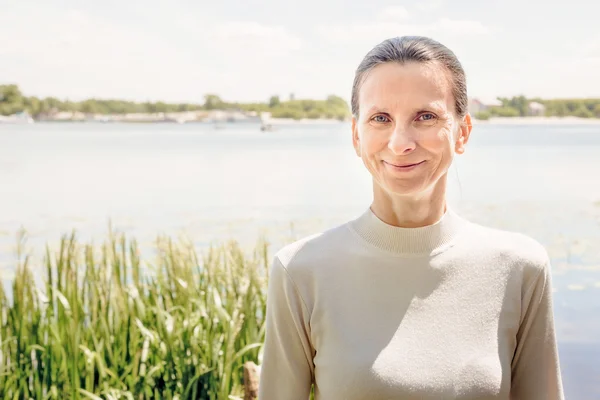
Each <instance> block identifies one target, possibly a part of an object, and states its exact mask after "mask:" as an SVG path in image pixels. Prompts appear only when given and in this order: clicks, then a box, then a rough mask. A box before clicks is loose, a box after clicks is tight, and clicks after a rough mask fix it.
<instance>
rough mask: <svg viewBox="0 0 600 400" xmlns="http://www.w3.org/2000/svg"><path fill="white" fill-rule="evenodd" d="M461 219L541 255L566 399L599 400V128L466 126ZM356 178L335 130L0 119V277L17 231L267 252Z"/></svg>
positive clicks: (338, 200) (322, 218)
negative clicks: (263, 238) (508, 234)
mask: <svg viewBox="0 0 600 400" xmlns="http://www.w3.org/2000/svg"><path fill="white" fill-rule="evenodd" d="M450 175H451V176H450V201H451V204H452V205H453V207H454V208H455V209H457V211H459V212H460V213H461V214H463V215H464V216H465V217H467V218H469V219H471V220H473V221H475V222H480V223H483V224H487V225H490V226H495V227H498V228H503V229H509V230H517V231H521V232H524V233H526V234H529V235H531V236H532V237H534V238H536V239H537V240H539V241H540V242H542V243H543V244H544V245H545V246H546V248H547V249H548V251H549V252H550V255H551V257H552V261H553V277H554V291H555V292H554V299H555V313H556V318H557V321H556V326H557V331H558V338H559V346H560V354H561V364H562V368H563V376H564V382H565V390H566V392H567V398H568V399H600V125H549V126H543V125H535V126H506V125H496V126H494V125H477V126H476V127H475V128H474V131H473V134H472V137H471V141H470V143H469V145H468V149H467V152H466V153H465V154H464V155H463V156H459V157H458V158H457V159H456V163H455V167H453V168H452V171H451V174H450ZM370 199H371V183H370V177H369V175H368V173H367V172H366V170H365V169H364V167H363V166H362V164H361V162H360V160H359V159H358V158H357V157H356V156H355V155H354V153H353V149H352V145H351V140H350V130H349V126H348V125H347V124H343V123H340V124H332V125H293V126H291V125H290V126H282V127H281V128H280V129H279V130H277V131H274V132H266V133H263V132H260V131H259V129H258V126H257V125H251V124H231V125H229V126H226V127H225V129H218V130H215V129H214V127H213V126H211V125H205V124H186V125H171V124H152V125H141V124H140V125H120V124H77V123H73V124H35V125H22V126H18V125H0V205H1V208H0V274H1V275H0V276H1V278H2V279H3V280H4V281H5V282H6V281H7V280H8V279H10V277H11V275H12V270H13V268H14V254H13V248H14V245H15V243H16V241H15V237H16V233H17V231H18V230H19V228H21V227H23V228H25V229H26V230H27V231H28V241H27V243H28V245H29V247H30V248H31V251H32V252H33V254H34V259H35V257H37V259H39V258H40V257H41V251H42V250H43V245H45V244H46V243H49V244H50V245H55V244H56V243H57V242H58V240H59V239H60V235H61V234H64V233H68V232H69V231H70V230H71V229H77V231H78V233H79V236H80V238H81V239H82V240H89V239H96V240H97V241H99V240H101V239H103V238H104V237H105V236H106V232H107V229H108V222H109V219H110V221H112V224H113V226H114V227H115V228H116V229H117V230H119V231H124V232H127V233H130V234H132V235H135V237H136V238H138V239H139V241H140V242H141V244H142V245H143V249H144V251H150V249H151V248H152V240H153V239H155V237H156V235H158V234H169V235H173V236H176V235H180V234H184V235H186V236H187V237H188V238H190V239H192V240H193V241H194V243H195V244H196V245H197V246H198V247H199V248H202V247H204V246H206V245H207V244H209V243H211V242H213V241H219V240H222V239H228V238H235V239H238V240H239V241H240V242H242V244H244V245H246V246H251V245H252V244H254V243H255V241H256V239H257V235H259V234H262V233H264V234H266V235H267V237H268V238H269V240H270V241H271V243H272V244H273V247H278V246H280V245H282V244H283V243H285V242H287V241H289V240H291V239H293V238H298V237H301V236H303V235H307V234H311V233H314V232H316V231H319V230H322V229H326V228H328V227H331V226H333V225H335V224H338V223H341V222H344V221H346V220H347V219H350V218H353V217H355V216H357V215H358V214H360V213H362V212H363V211H364V210H365V209H366V207H368V205H369V202H370Z"/></svg>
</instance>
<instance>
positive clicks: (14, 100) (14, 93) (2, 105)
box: [0, 85, 25, 115]
mask: <svg viewBox="0 0 600 400" xmlns="http://www.w3.org/2000/svg"><path fill="white" fill-rule="evenodd" d="M23 110H25V99H24V98H23V94H22V93H21V90H20V89H19V87H18V86H17V85H0V114H1V115H11V114H15V113H18V112H21V111H23Z"/></svg>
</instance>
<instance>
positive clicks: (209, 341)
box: [0, 229, 269, 400]
mask: <svg viewBox="0 0 600 400" xmlns="http://www.w3.org/2000/svg"><path fill="white" fill-rule="evenodd" d="M23 244H24V236H22V237H21V239H20V241H19V246H18V249H17V254H18V257H17V258H18V262H17V265H16V268H15V277H14V279H13V282H12V299H9V297H8V296H7V295H6V293H5V291H4V289H3V287H2V285H0V398H8V399H30V398H32V399H119V398H123V399H149V398H153V399H154V398H156V399H210V400H213V399H219V400H220V399H228V398H235V396H241V395H242V383H243V382H242V379H243V372H242V364H243V363H244V362H246V361H249V360H250V361H254V362H257V363H258V361H259V360H258V357H259V351H260V347H261V345H262V343H263V341H264V333H265V324H264V315H265V308H266V282H267V279H268V265H269V255H268V251H267V249H268V244H267V243H266V242H265V241H264V240H260V241H259V242H258V244H257V246H256V248H255V250H254V252H252V253H251V254H246V253H245V252H244V251H242V249H241V248H240V246H239V245H238V244H237V243H236V242H233V241H232V242H227V243H224V244H222V245H220V246H212V247H210V248H209V249H208V250H207V251H206V252H205V253H204V254H203V255H202V257H201V258H200V257H198V253H197V252H196V251H195V249H194V247H193V245H192V244H191V243H189V242H186V241H178V242H175V241H173V240H172V239H171V238H168V237H159V238H157V241H156V260H155V262H154V263H143V262H142V260H141V259H140V250H139V248H138V244H137V242H136V241H135V240H128V239H127V238H126V237H125V235H123V234H116V233H114V232H113V231H112V229H111V230H110V233H109V238H108V239H107V240H106V241H105V242H104V243H103V244H102V245H100V246H94V244H93V243H90V244H81V243H79V241H78V240H77V237H76V234H75V233H73V234H71V235H69V236H63V237H62V240H61V242H60V247H59V249H58V250H57V251H52V250H51V249H50V248H49V247H48V246H47V247H46V255H45V257H44V263H43V265H42V266H32V265H31V259H30V257H29V256H27V255H24V254H23ZM40 273H43V274H44V277H43V279H41V276H39V274H40ZM36 282H37V283H36Z"/></svg>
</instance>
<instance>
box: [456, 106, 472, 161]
mask: <svg viewBox="0 0 600 400" xmlns="http://www.w3.org/2000/svg"><path fill="white" fill-rule="evenodd" d="M472 128H473V125H472V122H471V114H468V113H467V115H465V117H464V118H463V120H462V121H461V122H460V127H459V130H458V138H457V139H456V143H455V144H454V151H455V152H456V154H463V153H464V152H465V146H466V144H467V142H468V141H469V137H470V136H471V129H472Z"/></svg>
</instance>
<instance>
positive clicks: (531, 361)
mask: <svg viewBox="0 0 600 400" xmlns="http://www.w3.org/2000/svg"><path fill="white" fill-rule="evenodd" d="M538 271H539V272H537V277H536V278H535V280H534V281H533V283H532V284H531V285H530V287H529V289H528V290H527V291H526V292H525V293H524V296H523V300H522V317H521V325H520V327H519V330H518V332H517V346H516V350H515V355H514V357H513V362H512V385H511V399H514V400H563V399H564V394H563V387H562V379H561V372H560V365H559V359H558V349H557V343H556V333H555V328H554V315H553V306H552V279H551V272H550V263H549V261H547V262H546V263H545V265H544V266H543V267H542V269H541V270H538Z"/></svg>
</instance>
